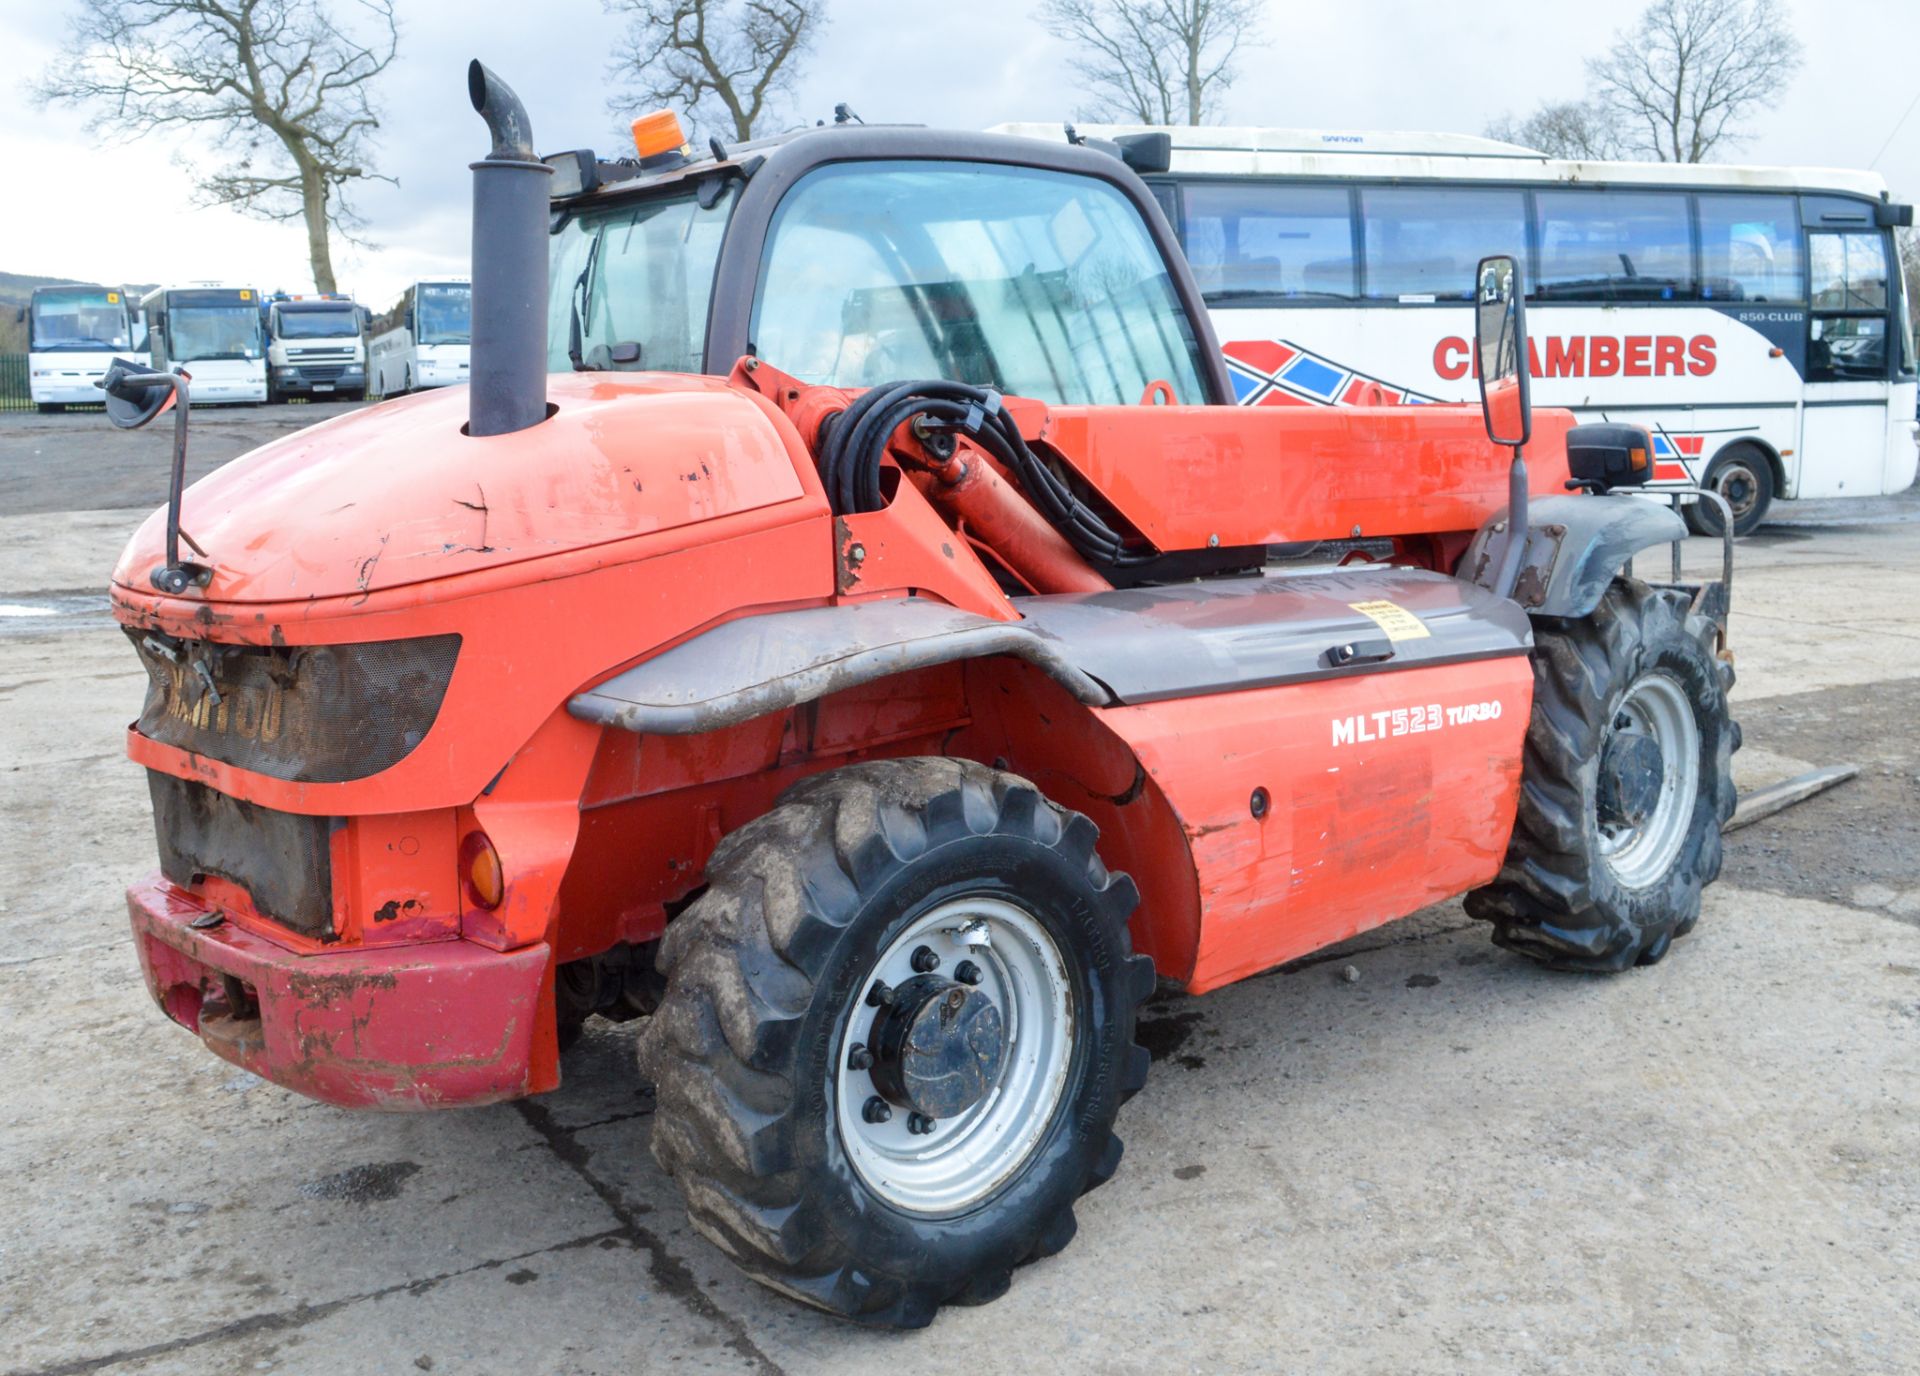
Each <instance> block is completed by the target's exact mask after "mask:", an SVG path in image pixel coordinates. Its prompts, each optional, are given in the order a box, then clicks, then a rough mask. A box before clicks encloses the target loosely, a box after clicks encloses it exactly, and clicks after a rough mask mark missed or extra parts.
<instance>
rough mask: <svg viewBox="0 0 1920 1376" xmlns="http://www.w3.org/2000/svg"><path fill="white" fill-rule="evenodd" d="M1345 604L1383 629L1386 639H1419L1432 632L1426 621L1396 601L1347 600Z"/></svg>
mask: <svg viewBox="0 0 1920 1376" xmlns="http://www.w3.org/2000/svg"><path fill="white" fill-rule="evenodd" d="M1347 605H1348V606H1349V607H1352V608H1353V609H1354V610H1355V611H1357V612H1359V613H1360V615H1362V616H1364V617H1366V618H1367V619H1368V620H1369V621H1371V622H1373V624H1374V625H1376V626H1378V627H1379V628H1380V629H1381V630H1383V631H1385V632H1386V633H1387V639H1388V640H1419V639H1422V638H1423V637H1426V636H1430V635H1432V634H1433V632H1432V631H1429V630H1428V629H1427V623H1426V622H1424V621H1422V620H1421V619H1420V618H1419V617H1417V616H1415V615H1414V614H1413V613H1412V612H1410V611H1408V610H1407V609H1406V608H1405V607H1403V606H1401V605H1400V604H1399V603H1398V602H1384V601H1383V602H1349V603H1347Z"/></svg>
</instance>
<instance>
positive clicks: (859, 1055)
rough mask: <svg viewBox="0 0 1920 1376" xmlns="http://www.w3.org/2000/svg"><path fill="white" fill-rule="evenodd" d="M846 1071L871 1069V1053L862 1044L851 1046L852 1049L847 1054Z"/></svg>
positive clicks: (857, 1043)
mask: <svg viewBox="0 0 1920 1376" xmlns="http://www.w3.org/2000/svg"><path fill="white" fill-rule="evenodd" d="M847 1069H849V1070H871V1069H873V1053H872V1052H871V1051H869V1050H867V1048H866V1046H865V1045H864V1044H863V1043H861V1042H855V1043H854V1044H853V1049H852V1050H851V1051H849V1052H847Z"/></svg>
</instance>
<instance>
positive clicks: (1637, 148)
mask: <svg viewBox="0 0 1920 1376" xmlns="http://www.w3.org/2000/svg"><path fill="white" fill-rule="evenodd" d="M1799 69H1800V40H1799V39H1797V38H1795V37H1794V35H1793V30H1792V28H1791V26H1790V25H1789V23H1788V20H1787V16H1786V14H1785V13H1784V12H1783V11H1782V9H1781V8H1780V5H1779V4H1778V2H1777V0H1654V3H1653V4H1651V5H1649V6H1648V7H1647V8H1646V10H1645V11H1644V12H1643V13H1642V14H1641V16H1640V18H1639V20H1638V21H1637V22H1636V23H1635V24H1634V26H1633V27H1632V28H1630V29H1625V30H1622V31H1621V32H1619V33H1617V34H1615V35H1614V42H1613V47H1612V48H1611V49H1609V50H1608V52H1607V54H1606V56H1605V57H1600V58H1595V59H1593V60H1592V61H1590V62H1588V63H1587V71H1588V74H1589V75H1590V77H1591V78H1592V80H1593V83H1594V94H1595V98H1596V99H1597V100H1598V101H1599V102H1600V103H1601V104H1603V105H1604V106H1606V108H1607V109H1608V110H1609V111H1611V112H1612V113H1613V115H1614V117H1615V119H1616V120H1617V121H1618V124H1619V128H1620V136H1621V140H1622V144H1623V147H1624V150H1625V151H1626V152H1627V153H1628V154H1630V155H1633V156H1637V157H1645V158H1651V159H1654V160H1657V161H1659V162H1705V161H1706V160H1707V159H1708V158H1709V157H1711V156H1712V155H1713V153H1714V152H1715V151H1716V150H1718V149H1722V148H1727V147H1731V146H1732V145H1735V144H1737V143H1739V142H1740V141H1741V139H1742V137H1743V135H1742V134H1741V132H1740V129H1739V126H1740V124H1741V122H1742V121H1743V120H1745V119H1746V118H1747V117H1748V116H1749V115H1751V114H1752V113H1753V112H1754V111H1755V110H1757V109H1759V108H1760V107H1761V106H1762V105H1763V104H1765V103H1767V102H1768V101H1770V100H1772V99H1773V98H1775V97H1777V96H1778V94H1779V92H1780V89H1781V88H1782V87H1783V86H1785V85H1786V83H1787V82H1788V81H1789V80H1790V79H1791V78H1792V77H1793V75H1794V73H1795V72H1797V71H1798V70H1799Z"/></svg>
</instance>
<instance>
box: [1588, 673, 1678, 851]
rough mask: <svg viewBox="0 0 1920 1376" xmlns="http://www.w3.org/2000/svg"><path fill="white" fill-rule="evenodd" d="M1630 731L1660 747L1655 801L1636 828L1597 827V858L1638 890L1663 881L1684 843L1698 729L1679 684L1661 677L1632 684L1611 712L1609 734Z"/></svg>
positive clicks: (1662, 675) (1645, 677)
mask: <svg viewBox="0 0 1920 1376" xmlns="http://www.w3.org/2000/svg"><path fill="white" fill-rule="evenodd" d="M1622 732H1632V733H1638V734H1642V735H1648V736H1651V737H1653V739H1654V741H1655V742H1656V743H1657V744H1658V745H1659V747H1660V797H1659V801H1657V802H1656V803H1655V804H1654V807H1653V811H1652V812H1651V813H1649V814H1648V816H1647V818H1646V820H1645V821H1643V822H1641V823H1640V824H1639V825H1637V826H1634V825H1624V824H1623V825H1619V826H1609V825H1608V824H1607V823H1605V822H1602V823H1601V824H1600V853H1601V855H1602V856H1603V857H1604V858H1605V860H1606V863H1607V867H1608V868H1609V869H1610V870H1612V871H1613V875H1614V878H1616V879H1618V880H1619V881H1620V883H1622V884H1623V885H1625V886H1626V887H1627V888H1629V889H1644V888H1646V887H1648V886H1649V885H1651V884H1654V883H1656V882H1658V881H1659V880H1661V879H1662V878H1664V877H1665V876H1666V873H1667V871H1668V870H1669V869H1670V868H1671V867H1672V865H1673V862H1674V861H1675V860H1676V859H1677V858H1678V857H1679V854H1680V851H1681V848H1682V847H1683V846H1684V845H1685V844H1686V840H1687V832H1688V830H1689V829H1690V828H1691V827H1692V825H1693V810H1694V803H1695V801H1696V799H1697V798H1698V797H1699V793H1700V727H1699V725H1698V723H1696V722H1695V721H1694V719H1693V706H1692V704H1691V703H1689V702H1688V701H1687V695H1686V692H1685V691H1684V690H1683V689H1682V688H1681V687H1680V685H1679V684H1678V683H1677V682H1675V681H1674V680H1673V679H1671V678H1669V677H1668V676H1667V675H1665V674H1662V673H1652V674H1647V675H1645V676H1644V677H1642V678H1640V679H1638V680H1636V681H1635V683H1634V685H1633V686H1632V687H1631V688H1629V689H1628V690H1627V695H1626V697H1624V698H1622V699H1621V701H1620V705H1619V707H1617V708H1615V709H1614V714H1613V723H1612V726H1611V727H1610V728H1609V735H1616V734H1619V733H1622Z"/></svg>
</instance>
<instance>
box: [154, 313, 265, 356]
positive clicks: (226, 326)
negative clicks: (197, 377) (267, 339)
mask: <svg viewBox="0 0 1920 1376" xmlns="http://www.w3.org/2000/svg"><path fill="white" fill-rule="evenodd" d="M260 355H261V349H260V312H259V310H258V309H257V308H255V307H253V306H237V305H236V306H173V307H171V308H170V309H169V310H168V311H167V356H168V357H169V358H170V359H172V360H173V361H174V362H175V363H192V362H195V361H198V362H202V363H207V362H213V361H216V360H219V359H232V358H259V357H260Z"/></svg>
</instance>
